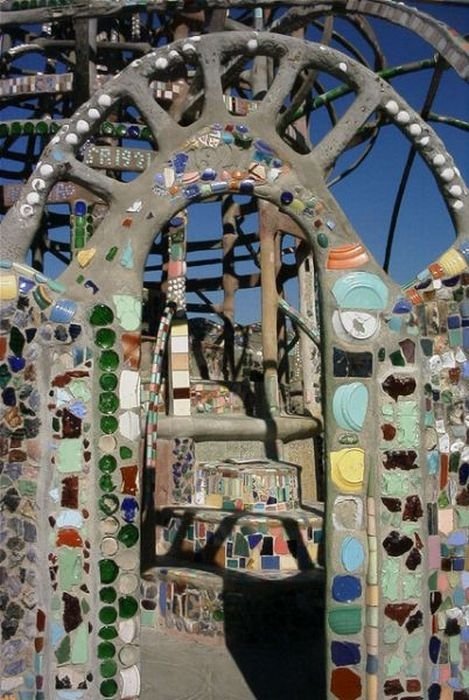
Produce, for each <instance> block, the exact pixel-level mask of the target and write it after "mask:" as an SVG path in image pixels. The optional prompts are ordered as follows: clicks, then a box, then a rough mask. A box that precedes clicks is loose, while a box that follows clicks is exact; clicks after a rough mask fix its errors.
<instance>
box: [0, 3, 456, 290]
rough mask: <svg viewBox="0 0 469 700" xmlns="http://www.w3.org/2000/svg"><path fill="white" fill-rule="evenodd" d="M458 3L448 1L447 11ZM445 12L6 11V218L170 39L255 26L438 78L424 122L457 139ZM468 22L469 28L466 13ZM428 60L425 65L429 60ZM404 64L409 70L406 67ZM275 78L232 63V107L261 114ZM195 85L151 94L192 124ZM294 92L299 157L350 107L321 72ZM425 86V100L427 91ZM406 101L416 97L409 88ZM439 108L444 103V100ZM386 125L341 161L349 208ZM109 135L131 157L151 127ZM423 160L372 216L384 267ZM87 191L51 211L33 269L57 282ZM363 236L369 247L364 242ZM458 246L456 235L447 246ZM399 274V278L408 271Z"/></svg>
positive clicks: (173, 83) (371, 8)
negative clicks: (90, 111)
mask: <svg viewBox="0 0 469 700" xmlns="http://www.w3.org/2000/svg"><path fill="white" fill-rule="evenodd" d="M450 5H451V3H448V7H449V6H450ZM439 10H440V8H439V7H436V8H435V14H436V15H437V16H436V17H432V16H431V15H429V14H425V13H423V12H421V11H419V10H418V9H415V8H410V7H407V6H406V5H404V4H396V3H394V2H388V1H387V0H369V1H368V2H367V3H366V4H363V3H357V2H352V1H350V2H347V3H345V5H344V3H343V2H336V1H331V2H328V3H318V2H312V3H309V4H307V5H289V4H286V5H283V6H277V5H272V6H270V5H269V4H266V5H263V6H262V7H259V8H257V9H256V8H254V7H251V6H250V5H249V4H246V5H243V4H242V3H239V4H237V3H236V4H235V5H233V3H230V7H229V9H228V10H227V9H225V8H224V6H223V3H214V4H213V5H210V6H204V7H200V8H194V7H190V8H189V7H187V6H184V5H182V4H181V3H167V4H166V3H149V4H147V6H146V9H145V11H143V10H142V9H141V8H139V7H138V6H131V5H130V6H129V5H128V4H126V5H125V6H124V5H121V4H120V3H112V4H108V3H99V4H91V3H90V4H88V5H86V6H80V7H78V6H76V5H74V4H67V3H64V4H61V5H52V4H51V3H49V2H45V3H37V4H36V3H26V2H6V3H4V4H3V6H2V16H1V18H0V23H1V26H2V28H3V32H4V33H3V36H2V44H1V52H2V62H1V66H2V75H1V78H0V79H1V81H2V82H1V84H0V85H1V87H0V90H1V92H0V137H1V138H2V146H3V148H2V158H1V160H0V173H1V175H2V179H3V183H4V187H3V198H2V200H3V204H2V207H3V213H5V212H6V211H7V209H8V207H9V206H11V204H12V203H13V202H14V201H15V199H16V196H17V193H18V186H19V184H20V183H22V182H24V181H25V180H26V178H27V177H28V176H29V174H30V173H31V169H32V167H33V166H34V163H35V161H36V160H37V158H38V157H39V154H40V152H41V151H42V149H43V148H44V146H45V145H46V143H47V142H48V140H49V139H50V138H51V137H52V136H53V135H54V134H55V133H56V131H57V130H58V129H59V128H60V126H61V124H62V122H63V120H67V119H68V118H70V117H71V115H72V114H73V112H74V111H75V110H76V109H77V108H78V107H79V106H80V104H82V103H83V102H84V101H85V100H86V99H88V98H89V97H90V96H91V95H92V94H93V92H94V91H95V90H96V89H98V88H99V87H100V86H102V85H103V84H104V83H105V82H106V81H107V80H109V79H110V78H111V77H112V76H113V75H114V74H115V73H116V72H118V71H120V70H122V69H123V68H124V67H125V66H126V65H127V64H128V63H129V61H131V60H133V59H135V58H138V57H140V56H143V55H145V53H148V52H149V51H151V50H152V49H155V48H157V47H158V46H161V45H164V44H166V43H167V42H168V41H171V40H172V39H178V38H180V37H188V36H191V35H193V34H194V33H197V34H199V33H203V32H205V31H208V32H213V31H218V30H220V29H226V30H229V31H239V30H243V29H245V28H251V29H254V30H258V31H273V32H276V33H279V34H283V35H285V34H293V35H294V36H299V37H304V38H306V39H307V40H313V41H318V42H321V43H323V44H325V45H330V46H333V47H335V48H337V49H339V50H343V51H345V52H346V53H347V54H348V55H349V56H351V57H352V58H354V59H355V60H357V61H358V62H360V63H362V64H363V65H365V66H367V67H368V68H370V69H371V70H373V71H375V72H377V73H380V74H382V75H383V76H384V77H385V79H387V80H389V81H393V80H397V81H399V82H400V84H403V85H405V84H406V82H407V83H408V84H409V85H410V81H409V80H408V79H407V80H406V79H405V78H402V76H406V75H407V76H413V78H414V80H415V82H416V84H417V81H418V80H419V75H420V76H421V75H422V74H423V75H426V76H427V75H428V76H430V75H433V78H432V79H430V77H429V78H428V80H427V81H425V82H428V85H429V87H428V93H427V95H426V98H425V99H424V100H423V102H422V103H421V104H419V105H418V106H417V105H416V109H417V110H418V111H419V112H421V114H422V116H423V118H424V119H425V120H428V119H430V120H433V121H435V123H436V122H439V123H443V124H444V125H445V126H443V127H442V128H443V133H444V134H448V133H449V131H448V130H449V128H450V127H449V126H448V125H449V124H451V128H452V130H453V132H456V131H458V130H461V129H464V128H465V126H466V124H465V116H464V115H461V114H455V115H454V116H450V115H447V114H446V113H447V111H448V108H447V104H444V107H443V106H440V105H439V104H438V94H439V91H440V90H441V92H442V94H443V96H445V95H446V94H448V91H449V90H451V89H452V90H457V89H458V88H459V85H460V83H458V82H457V81H456V82H453V83H449V85H448V87H447V88H446V89H444V87H445V83H446V82H448V73H449V72H453V70H451V71H448V66H450V67H451V69H454V71H455V72H456V73H457V74H458V75H459V76H460V77H461V78H462V79H467V56H466V44H465V42H464V39H463V38H462V37H461V36H458V34H457V33H456V32H455V31H454V30H452V29H451V28H449V27H447V26H445V25H444V24H442V23H441V21H439V20H438V18H437V17H438V16H439V14H441V12H440V13H439ZM458 11H459V8H458V6H457V4H456V6H455V10H454V17H455V19H456V18H459V15H458V14H457V13H458ZM460 16H461V20H462V21H463V20H464V16H463V14H462V12H461V13H460ZM391 27H392V28H393V29H394V30H395V32H396V40H395V41H396V44H400V45H402V44H403V43H405V42H406V40H407V38H408V36H409V35H408V32H409V30H410V31H411V32H412V33H413V35H414V36H415V37H417V38H418V40H423V41H424V42H426V46H427V49H426V51H424V52H422V51H416V52H415V54H414V55H412V52H411V51H409V53H408V56H407V54H402V52H401V54H400V55H397V56H394V55H393V54H392V50H391V49H390V48H389V39H388V34H389V30H390V28H391ZM434 52H437V53H434ZM432 53H433V55H432ZM422 54H423V55H424V56H425V57H424V58H423V59H422ZM425 54H427V55H425ZM403 55H404V56H405V59H404V60H405V61H407V63H405V62H403V60H402V56H403ZM397 63H399V64H398V65H397ZM274 71H275V68H274V67H273V66H272V65H268V64H267V63H266V62H264V63H262V64H260V63H259V62H256V64H255V66H252V65H250V64H249V63H247V64H246V65H244V66H238V67H236V66H230V70H229V74H228V72H227V71H225V72H226V73H227V75H226V76H225V80H224V94H225V100H226V101H227V102H228V101H230V102H231V111H232V113H233V114H235V115H243V114H245V113H246V112H247V111H248V110H251V109H255V107H256V102H257V101H258V95H262V94H263V93H264V92H265V90H266V89H267V88H268V86H269V84H270V82H271V80H272V76H273V72H274ZM186 77H187V76H185V77H184V76H183V77H179V78H178V79H176V80H168V76H163V77H162V78H161V79H159V80H157V81H155V84H154V85H153V86H152V89H153V90H154V92H155V95H157V96H158V99H159V100H160V103H161V104H162V105H163V106H164V107H165V108H168V107H171V110H172V112H173V114H175V113H177V114H178V118H179V119H180V120H182V122H186V121H187V120H189V121H190V120H191V119H193V118H194V114H195V113H196V112H194V107H193V106H188V105H186V106H185V109H187V110H188V113H186V114H183V113H182V112H181V107H180V104H181V103H182V102H183V101H184V93H185V91H186V89H187V88H188V83H187V81H186ZM323 78H325V81H324V80H323ZM228 84H229V87H227V86H228ZM422 85H423V83H422ZM451 85H452V86H453V87H452V88H451ZM292 88H293V90H292V93H291V95H290V96H289V100H288V102H289V104H288V108H287V105H285V107H284V109H283V112H282V115H281V116H279V122H280V123H279V129H280V130H281V131H282V132H283V133H286V136H287V138H288V139H289V140H290V142H291V143H293V144H295V147H296V148H298V149H300V150H305V149H308V147H310V146H311V142H313V143H314V142H315V141H316V140H318V139H319V138H320V136H321V135H322V134H323V133H324V131H325V130H326V129H327V128H328V125H329V124H332V125H333V124H334V123H335V122H336V121H337V120H338V119H339V118H340V116H341V114H342V113H343V111H344V109H345V108H346V105H347V98H346V97H344V96H343V95H342V91H341V88H340V81H337V80H335V81H332V82H331V81H330V80H328V78H327V77H325V76H321V75H320V73H315V72H314V71H310V72H309V73H302V74H301V75H299V76H298V80H297V82H296V84H295V85H294V86H292ZM189 89H191V88H189ZM418 89H419V91H421V90H422V87H420V88H418ZM408 94H410V95H412V88H410V91H409V93H408ZM412 99H413V95H412ZM412 99H411V100H410V102H411V103H412ZM435 101H436V107H438V109H442V110H444V111H445V114H439V113H438V111H437V109H434V105H435ZM440 102H444V97H443V98H441V99H440ZM446 103H447V99H446ZM178 105H179V106H178ZM195 109H196V110H197V107H195ZM191 112H192V113H191ZM387 124H388V121H387V120H386V119H381V120H373V119H370V120H369V122H368V123H367V125H366V127H364V128H363V129H361V131H360V133H359V134H358V135H357V136H356V137H355V139H354V140H353V141H352V142H351V143H350V144H349V145H348V147H347V151H348V155H347V156H346V157H345V158H342V159H341V160H340V161H339V163H337V164H336V168H335V170H334V173H333V174H331V176H330V178H329V180H328V181H329V185H331V183H332V186H333V187H334V190H333V191H334V192H337V193H338V196H339V199H341V198H343V201H344V202H346V200H347V198H348V199H350V196H351V195H350V190H349V189H348V188H347V185H346V184H345V183H344V182H343V181H344V179H345V178H346V176H347V175H349V174H350V175H351V178H350V180H351V181H353V177H352V174H353V173H354V172H355V171H356V170H357V169H358V172H360V168H359V166H360V165H361V163H362V162H363V164H364V167H366V164H368V163H370V161H371V160H372V155H373V152H374V151H376V150H377V148H378V147H379V142H380V135H381V134H383V138H385V137H384V133H385V132H386V131H387V129H386V128H383V127H386V126H387ZM315 132H316V133H315ZM100 137H101V139H100V141H99V143H100V144H102V145H106V144H108V145H110V146H118V147H122V146H125V145H129V144H130V147H131V148H134V149H142V148H143V149H147V148H148V146H150V147H151V143H150V142H149V140H148V139H149V132H148V129H146V128H144V126H143V125H142V123H141V120H140V119H139V118H136V116H135V115H132V114H129V113H128V111H127V112H126V111H125V110H124V111H122V110H121V111H120V112H119V111H117V112H115V113H114V114H113V115H112V118H111V120H110V121H109V122H107V123H106V124H104V125H102V127H101V134H100ZM452 143H454V144H455V147H457V143H458V142H457V140H455V139H454V140H452ZM385 153H387V151H385ZM415 154H416V152H415V149H413V150H412V151H411V152H409V153H408V157H407V162H406V161H405V157H403V161H402V163H405V165H402V166H401V167H403V168H404V170H403V172H402V173H399V168H398V166H394V169H393V179H394V182H395V189H396V192H397V193H396V199H395V201H394V207H392V206H391V201H392V200H390V202H389V204H387V208H388V209H389V208H391V214H390V217H389V219H390V221H387V220H386V217H385V216H384V214H383V213H382V212H381V211H379V210H376V211H374V212H373V215H374V216H375V217H376V218H377V219H378V221H379V226H380V230H381V231H382V237H383V238H384V239H385V240H386V241H387V243H386V247H385V250H382V248H383V243H381V244H375V242H374V241H373V242H371V241H372V238H373V234H372V233H369V234H368V238H369V239H370V243H371V245H372V246H374V247H376V250H377V251H378V250H379V254H380V255H381V256H382V258H383V265H384V268H385V269H386V270H387V269H389V266H390V264H391V258H392V250H393V243H394V238H395V236H396V235H399V232H398V218H399V212H400V208H401V205H402V206H404V205H405V203H406V199H409V198H411V197H412V194H411V195H409V197H407V198H406V196H405V194H406V191H407V189H408V187H407V186H408V184H409V175H410V172H411V170H412V166H413V161H414V157H415ZM381 157H383V156H381ZM90 158H91V156H90ZM377 160H378V158H377ZM113 164H114V165H116V169H115V171H114V175H115V176H116V177H117V178H120V179H122V178H125V177H126V174H125V173H126V172H127V176H128V169H127V166H125V165H124V168H125V169H124V170H123V169H122V167H123V165H122V163H117V164H116V163H113ZM103 165H104V164H103V163H102V164H101V165H100V167H103ZM461 165H463V164H461ZM370 166H371V163H370ZM374 168H375V169H379V166H376V165H375V166H374ZM62 190H63V188H62ZM342 193H343V194H342ZM80 194H81V195H83V194H84V193H83V192H81V191H77V192H73V191H72V192H71V193H70V192H68V193H67V191H62V192H61V197H60V198H59V200H58V201H57V202H55V204H58V203H59V202H60V203H62V204H63V206H62V207H59V206H55V207H54V206H53V207H51V208H50V209H49V210H48V211H47V212H46V217H45V218H44V220H43V223H42V227H41V231H40V233H38V235H37V237H36V239H35V241H34V244H33V250H32V256H33V261H34V265H35V266H36V267H37V268H38V269H40V268H44V266H46V269H49V266H50V265H52V268H51V269H52V270H53V274H56V271H57V269H60V266H61V265H64V264H67V261H68V260H69V256H70V240H69V239H70V236H67V235H66V233H65V230H66V227H67V226H69V225H70V222H69V217H70V213H71V214H72V215H73V211H70V208H71V209H73V206H72V207H71V206H70V205H71V204H73V202H74V201H76V199H77V198H79V195H80ZM54 195H55V199H57V197H58V195H57V194H56V193H55V192H54ZM382 196H383V195H382V193H381V192H377V194H376V197H377V198H379V197H382ZM67 205H68V206H67ZM91 205H92V206H91V207H90V216H91V214H92V212H93V210H94V212H95V217H97V218H98V219H99V217H100V215H101V214H102V212H101V214H100V207H99V205H98V206H96V203H95V202H91ZM356 219H357V221H359V222H361V221H362V220H363V219H364V221H365V222H366V221H367V219H366V217H361V216H360V215H359V214H358V215H356ZM365 225H366V224H365ZM405 226H407V227H409V226H412V219H411V220H410V224H409V223H407V219H405V221H404V223H403V227H405ZM370 229H371V227H370ZM404 230H405V228H404ZM364 235H365V238H366V236H367V234H366V233H364ZM401 235H402V234H401ZM366 240H368V239H366ZM449 242H450V239H448V238H447V239H446V240H445V241H444V243H443V245H442V247H445V246H446V245H447V244H449ZM434 252H435V253H436V249H435V251H434ZM396 268H397V269H399V264H397V265H396ZM405 275H406V272H405V271H403V272H401V278H402V279H404V278H405ZM407 275H408V273H407Z"/></svg>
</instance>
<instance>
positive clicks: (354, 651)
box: [331, 642, 361, 666]
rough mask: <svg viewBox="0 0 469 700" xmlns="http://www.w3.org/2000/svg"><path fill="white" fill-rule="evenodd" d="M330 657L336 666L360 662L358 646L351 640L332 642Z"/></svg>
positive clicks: (352, 664)
mask: <svg viewBox="0 0 469 700" xmlns="http://www.w3.org/2000/svg"><path fill="white" fill-rule="evenodd" d="M331 657H332V662H333V663H334V664H335V665H336V666H354V665H355V664H358V663H360V659H361V655H360V646H359V645H358V644H354V643H353V642H332V643H331Z"/></svg>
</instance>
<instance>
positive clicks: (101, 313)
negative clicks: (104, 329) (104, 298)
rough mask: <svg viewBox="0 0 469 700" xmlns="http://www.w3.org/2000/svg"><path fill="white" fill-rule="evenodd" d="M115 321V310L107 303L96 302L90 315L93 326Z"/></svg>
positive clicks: (105, 324)
mask: <svg viewBox="0 0 469 700" xmlns="http://www.w3.org/2000/svg"><path fill="white" fill-rule="evenodd" d="M113 321H114V312H113V310H112V309H110V308H109V306H106V304H96V306H94V307H93V310H92V311H91V315H90V323H91V325H92V326H107V325H109V324H110V323H112V322H113Z"/></svg>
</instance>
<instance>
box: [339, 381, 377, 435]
mask: <svg viewBox="0 0 469 700" xmlns="http://www.w3.org/2000/svg"><path fill="white" fill-rule="evenodd" d="M367 409H368V390H367V388H366V386H365V385H364V384H362V383H361V382H352V383H351V384H344V385H343V386H339V388H338V389H337V390H336V392H335V394H334V398H333V400H332V410H333V412H334V417H335V419H336V421H337V425H339V426H340V427H341V428H343V429H344V430H361V429H362V427H363V423H364V421H365V417H366V412H367Z"/></svg>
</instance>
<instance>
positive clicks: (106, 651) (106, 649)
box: [98, 642, 116, 659]
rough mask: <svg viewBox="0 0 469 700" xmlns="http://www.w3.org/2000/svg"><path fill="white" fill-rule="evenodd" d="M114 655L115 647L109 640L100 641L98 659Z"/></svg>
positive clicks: (109, 657)
mask: <svg viewBox="0 0 469 700" xmlns="http://www.w3.org/2000/svg"><path fill="white" fill-rule="evenodd" d="M115 655H116V647H115V646H114V644H111V642H100V643H99V644H98V659H112V657H113V656H115Z"/></svg>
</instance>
